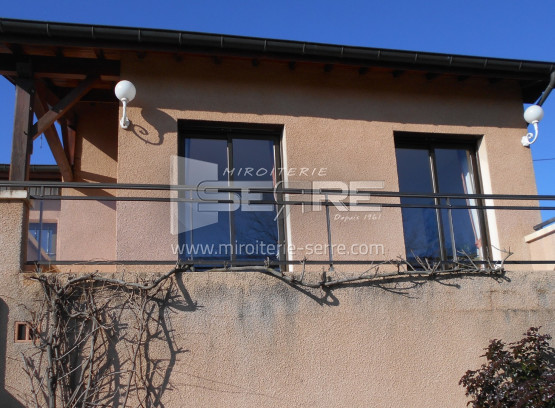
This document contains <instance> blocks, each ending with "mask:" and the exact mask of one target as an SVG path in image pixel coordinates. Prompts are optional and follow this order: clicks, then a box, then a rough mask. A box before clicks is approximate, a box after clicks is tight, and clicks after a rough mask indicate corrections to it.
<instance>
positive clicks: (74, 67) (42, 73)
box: [0, 54, 120, 81]
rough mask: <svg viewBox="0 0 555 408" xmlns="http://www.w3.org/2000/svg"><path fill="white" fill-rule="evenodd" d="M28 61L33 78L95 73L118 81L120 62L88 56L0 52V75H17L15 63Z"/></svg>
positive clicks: (85, 75) (108, 79) (80, 76)
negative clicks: (31, 68) (72, 56)
mask: <svg viewBox="0 0 555 408" xmlns="http://www.w3.org/2000/svg"><path fill="white" fill-rule="evenodd" d="M20 62H27V63H30V64H31V65H32V67H33V73H34V76H35V78H76V79H82V78H84V77H87V76H93V75H97V76H100V77H101V78H102V79H103V80H107V81H118V80H119V73H120V62H119V61H115V60H97V59H89V58H68V57H40V56H26V55H21V56H17V55H12V54H0V75H7V76H17V64H18V63H20Z"/></svg>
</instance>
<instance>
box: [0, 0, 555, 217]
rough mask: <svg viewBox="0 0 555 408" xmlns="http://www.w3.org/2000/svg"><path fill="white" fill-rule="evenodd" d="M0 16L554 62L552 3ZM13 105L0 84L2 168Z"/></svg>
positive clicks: (42, 155) (497, 0)
mask: <svg viewBox="0 0 555 408" xmlns="http://www.w3.org/2000/svg"><path fill="white" fill-rule="evenodd" d="M0 16H1V17H7V18H22V19H32V20H47V21H64V22H74V23H92V24H107V25H121V26H131V27H151V28H168V29H177V30H188V31H201V32H211V33H221V34H236V35H246V36H257V37H269V38H281V39H291V40H300V41H315V42H324V43H334V44H344V45H360V46H367V47H379V48H394V49H404V50H412V51H429V52H443V53H450V54H467V55H477V56H486V57H501V58H514V59H527V60H539V61H550V62H555V27H554V26H553V16H555V0H535V1H534V2H529V1H524V0H465V1H462V0H459V1H450V0H428V1H425V2H419V1H415V0H402V1H395V0H391V1H389V2H386V1H383V0H380V1H371V0H366V1H363V0H356V1H350V0H341V1H340V0H336V1H329V0H322V1H306V0H295V1H291V0H280V1H264V0H257V1H253V0H241V1H225V0H218V1H213V0H196V1H190V0H181V1H177V0H174V1H163V0H159V1H156V2H155V1H152V0H150V1H146V0H136V1H133V2H130V1H113V0H111V1H106V0H96V1H86V0H81V1H75V0H73V1H67V0H64V1H56V0H52V1H50V2H44V1H38V0H32V1H27V0H20V1H13V2H8V1H6V2H4V4H2V7H1V8H0ZM13 101H14V90H13V86H12V85H11V84H10V83H9V82H8V81H6V80H4V79H2V78H0V134H1V136H0V163H8V162H9V156H10V148H11V147H10V140H11V132H12V126H13V123H12V122H13ZM544 110H545V117H544V119H543V121H542V122H541V123H540V137H539V139H538V141H537V142H536V143H535V144H534V145H533V146H532V155H533V158H534V160H535V161H534V167H535V170H536V179H537V185H538V193H539V194H555V160H543V159H553V158H555V91H554V92H553V93H552V95H551V97H550V98H549V99H548V101H547V102H546V103H545V104H544ZM523 134H524V133H523ZM35 143H36V146H35V153H34V154H33V157H32V163H45V162H52V160H53V159H52V158H51V156H50V155H49V154H48V146H47V144H46V141H43V142H42V148H41V146H40V145H41V138H38V139H37V140H36V141H35ZM543 204H545V205H548V204H549V203H548V202H544V203H543ZM551 205H555V202H551ZM552 216H555V211H552V212H550V213H548V212H544V213H543V217H544V219H545V218H548V217H552Z"/></svg>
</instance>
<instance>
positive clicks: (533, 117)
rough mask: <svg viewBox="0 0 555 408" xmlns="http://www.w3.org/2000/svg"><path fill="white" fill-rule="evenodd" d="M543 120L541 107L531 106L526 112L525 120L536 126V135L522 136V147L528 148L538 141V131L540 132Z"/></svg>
mask: <svg viewBox="0 0 555 408" xmlns="http://www.w3.org/2000/svg"><path fill="white" fill-rule="evenodd" d="M542 119H543V109H542V107H541V106H539V105H532V106H529V107H528V108H527V109H526V110H525V111H524V120H525V121H526V122H528V123H530V124H531V125H532V126H534V133H528V134H526V136H522V139H521V140H520V143H522V146H524V147H528V146H530V145H531V144H532V143H534V142H535V141H536V139H537V138H538V130H539V129H538V123H539V122H540V120H542Z"/></svg>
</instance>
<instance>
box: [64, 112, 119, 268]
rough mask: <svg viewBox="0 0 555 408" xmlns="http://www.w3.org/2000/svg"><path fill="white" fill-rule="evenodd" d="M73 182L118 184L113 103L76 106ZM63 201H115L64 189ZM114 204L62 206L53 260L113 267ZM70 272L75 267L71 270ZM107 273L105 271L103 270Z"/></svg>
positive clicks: (89, 191)
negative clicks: (77, 198)
mask: <svg viewBox="0 0 555 408" xmlns="http://www.w3.org/2000/svg"><path fill="white" fill-rule="evenodd" d="M76 114H77V116H78V122H77V129H76V135H77V139H76V149H75V180H74V181H86V182H96V183H116V182H117V130H116V126H115V125H114V124H117V120H118V118H117V107H116V105H115V104H114V103H105V104H102V103H90V102H83V103H80V104H79V105H78V106H77V109H76ZM63 194H64V195H66V196H67V195H72V196H73V195H75V196H101V197H102V196H106V197H110V196H114V195H115V194H116V192H115V191H107V190H97V189H82V190H73V189H64V190H63ZM115 232H116V203H115V202H114V201H96V200H94V201H70V200H63V201H61V209H60V217H59V221H58V254H57V255H58V259H59V260H64V261H70V260H71V261H74V260H75V261H89V260H97V261H103V260H106V261H113V260H114V259H115V257H116V233H115ZM71 268H72V270H75V268H76V267H75V266H73V267H71ZM96 269H97V268H96ZM105 269H106V267H104V270H105Z"/></svg>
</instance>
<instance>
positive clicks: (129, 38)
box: [0, 18, 555, 81]
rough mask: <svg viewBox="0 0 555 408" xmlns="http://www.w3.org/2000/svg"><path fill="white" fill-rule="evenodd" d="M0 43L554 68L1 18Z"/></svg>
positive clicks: (487, 68)
mask: <svg viewBox="0 0 555 408" xmlns="http://www.w3.org/2000/svg"><path fill="white" fill-rule="evenodd" d="M0 40H3V41H6V42H10V41H11V42H16V43H17V42H26V41H31V42H33V41H35V42H38V43H44V44H53V45H55V44H60V43H63V44H66V45H72V46H91V47H94V46H97V47H98V46H100V47H113V48H122V49H127V48H128V49H132V50H137V49H144V50H152V51H156V50H160V51H171V52H194V51H199V52H213V53H214V52H215V53H220V52H221V53H230V54H238V55H241V54H249V55H253V54H254V55H258V56H260V57H263V56H268V57H275V56H281V57H283V58H292V59H302V60H318V61H324V62H325V61H329V62H334V63H338V62H341V61H343V62H344V63H345V64H357V65H361V66H364V65H368V66H372V65H385V66H396V67H399V66H402V67H405V68H406V69H418V70H428V69H437V70H440V71H444V72H448V71H453V72H458V71H465V72H468V71H471V72H474V73H475V74H477V75H479V74H480V73H482V74H495V75H496V76H500V77H505V76H507V77H512V78H513V77H523V78H527V77H528V78H536V79H542V80H543V78H544V76H545V80H546V81H548V79H549V78H548V76H549V74H550V73H551V72H552V71H554V70H555V62H542V61H530V60H515V59H503V58H487V57H476V56H467V55H457V54H441V53H433V52H416V51H403V50H393V49H382V48H369V47H359V46H342V45H334V44H323V43H315V42H300V41H291V40H275V39H267V38H258V37H243V36H236V35H221V34H207V33H197V32H189V31H176V30H166V29H149V28H131V27H118V26H106V25H91V24H76V23H57V22H45V21H35V20H20V19H9V18H0Z"/></svg>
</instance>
